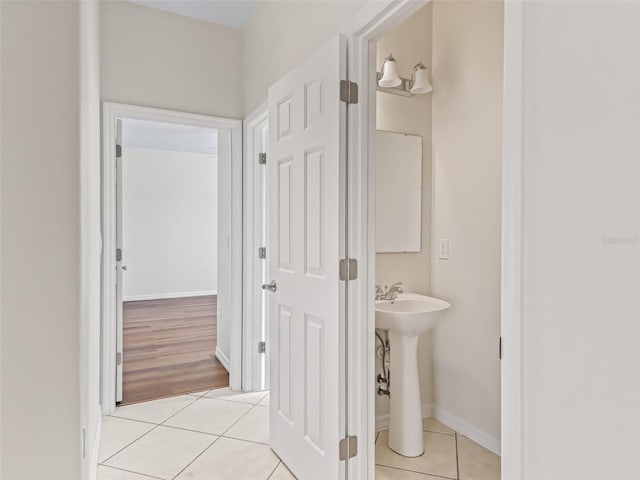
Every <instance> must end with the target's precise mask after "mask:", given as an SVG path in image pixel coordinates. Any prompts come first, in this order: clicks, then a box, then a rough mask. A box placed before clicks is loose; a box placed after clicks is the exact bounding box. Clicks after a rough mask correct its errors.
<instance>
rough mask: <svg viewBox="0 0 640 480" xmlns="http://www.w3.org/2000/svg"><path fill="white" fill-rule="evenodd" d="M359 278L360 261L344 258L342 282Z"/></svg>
mask: <svg viewBox="0 0 640 480" xmlns="http://www.w3.org/2000/svg"><path fill="white" fill-rule="evenodd" d="M356 278H358V260H356V259H355V258H344V259H342V260H340V280H355V279H356Z"/></svg>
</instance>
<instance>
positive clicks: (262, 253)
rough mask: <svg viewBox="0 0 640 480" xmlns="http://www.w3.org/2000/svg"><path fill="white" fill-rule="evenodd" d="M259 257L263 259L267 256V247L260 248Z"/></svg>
mask: <svg viewBox="0 0 640 480" xmlns="http://www.w3.org/2000/svg"><path fill="white" fill-rule="evenodd" d="M258 258H259V259H261V260H262V259H265V258H267V247H260V248H258Z"/></svg>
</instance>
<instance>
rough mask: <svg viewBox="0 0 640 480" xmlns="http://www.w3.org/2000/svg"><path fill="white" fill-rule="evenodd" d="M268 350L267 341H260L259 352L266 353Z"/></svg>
mask: <svg viewBox="0 0 640 480" xmlns="http://www.w3.org/2000/svg"><path fill="white" fill-rule="evenodd" d="M266 351H267V342H258V353H265V352H266Z"/></svg>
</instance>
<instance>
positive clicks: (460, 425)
mask: <svg viewBox="0 0 640 480" xmlns="http://www.w3.org/2000/svg"><path fill="white" fill-rule="evenodd" d="M432 411H433V418H435V419H436V420H438V421H439V422H440V423H444V424H445V425H446V426H447V427H449V428H452V429H453V430H455V431H456V432H458V433H459V434H461V435H464V436H465V437H468V438H470V439H471V440H473V441H474V442H476V443H477V444H478V445H481V446H483V447H484V448H486V449H487V450H490V451H492V452H493V453H495V454H496V455H498V456H500V452H501V448H500V439H499V438H496V437H493V436H491V435H489V434H488V433H486V432H483V431H482V430H480V429H478V428H476V427H474V426H473V425H471V424H469V423H467V422H465V421H464V420H462V419H461V418H459V417H456V416H455V415H453V414H451V413H449V412H447V411H446V410H443V409H442V408H440V407H438V406H436V405H434V406H433V408H432Z"/></svg>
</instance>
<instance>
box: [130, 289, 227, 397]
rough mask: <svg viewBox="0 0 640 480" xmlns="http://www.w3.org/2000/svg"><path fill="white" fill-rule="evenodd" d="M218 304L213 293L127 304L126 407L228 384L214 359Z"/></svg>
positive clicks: (218, 363) (221, 369)
mask: <svg viewBox="0 0 640 480" xmlns="http://www.w3.org/2000/svg"><path fill="white" fill-rule="evenodd" d="M216 301H217V297H216V296H214V295H211V296H206V297H189V298H174V299H168V300H144V301H137V302H124V351H123V390H122V397H123V401H122V403H121V405H123V404H127V403H136V402H142V401H146V400H153V399H157V398H163V397H169V396H172V395H180V394H183V393H191V392H198V391H202V390H210V389H212V388H219V387H226V386H228V385H229V374H228V373H227V371H226V370H225V368H224V367H223V366H222V364H221V363H220V362H219V361H218V359H217V358H215V356H214V352H215V349H216V340H217V339H216Z"/></svg>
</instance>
